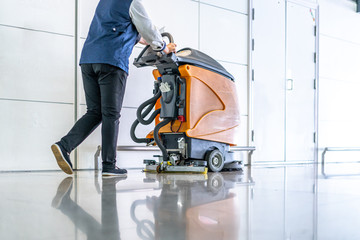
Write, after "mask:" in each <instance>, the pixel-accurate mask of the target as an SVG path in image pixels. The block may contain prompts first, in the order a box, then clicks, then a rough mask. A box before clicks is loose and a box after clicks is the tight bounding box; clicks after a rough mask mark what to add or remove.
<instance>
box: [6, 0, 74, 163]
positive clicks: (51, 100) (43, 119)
mask: <svg viewBox="0 0 360 240" xmlns="http://www.w3.org/2000/svg"><path fill="white" fill-rule="evenodd" d="M74 9H75V5H74V1H71V0H62V1H60V0H56V1H51V2H50V1H49V2H47V1H41V0H33V1H22V0H13V1H0V72H1V74H0V112H1V117H0V170H25V169H26V170H34V169H58V167H57V165H56V163H55V161H54V159H53V156H52V153H51V151H50V145H51V144H52V143H53V142H54V141H56V140H57V139H58V138H60V137H61V135H62V134H63V133H64V132H66V131H67V130H68V129H69V128H70V127H71V125H72V124H73V120H74V114H73V111H74V66H75V65H74V37H73V35H74V24H73V19H74V15H75V13H74Z"/></svg>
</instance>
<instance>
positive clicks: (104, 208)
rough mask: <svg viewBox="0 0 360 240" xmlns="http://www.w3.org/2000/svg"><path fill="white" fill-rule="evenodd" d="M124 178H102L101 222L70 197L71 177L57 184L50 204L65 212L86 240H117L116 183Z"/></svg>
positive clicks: (118, 234)
mask: <svg viewBox="0 0 360 240" xmlns="http://www.w3.org/2000/svg"><path fill="white" fill-rule="evenodd" d="M124 179H126V176H122V177H110V178H102V192H101V223H99V222H98V221H97V220H96V219H95V218H94V217H92V216H91V215H90V214H89V213H87V212H86V211H85V210H84V209H83V208H81V207H80V206H79V205H78V204H77V203H75V202H74V201H73V200H72V199H71V198H70V193H71V190H72V186H73V178H72V177H67V178H65V179H64V180H63V181H62V182H61V183H60V184H59V186H58V189H57V192H56V195H55V197H54V198H53V201H52V203H51V205H52V207H54V208H56V209H59V210H60V211H61V212H62V213H63V214H65V215H66V216H67V217H68V218H69V219H70V220H71V221H72V222H73V223H74V225H75V226H76V227H77V228H78V229H80V230H81V231H82V232H83V233H85V234H86V236H87V239H88V240H92V239H94V240H98V239H109V240H119V239H120V231H119V220H118V212H117V205H116V184H117V183H118V182H119V181H121V180H124Z"/></svg>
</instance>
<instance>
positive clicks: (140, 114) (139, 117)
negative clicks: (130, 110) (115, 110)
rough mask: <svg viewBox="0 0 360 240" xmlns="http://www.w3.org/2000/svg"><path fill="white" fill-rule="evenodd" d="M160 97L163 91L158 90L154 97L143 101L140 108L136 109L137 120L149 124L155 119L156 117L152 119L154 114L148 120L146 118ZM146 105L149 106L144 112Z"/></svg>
mask: <svg viewBox="0 0 360 240" xmlns="http://www.w3.org/2000/svg"><path fill="white" fill-rule="evenodd" d="M160 97H161V92H160V91H158V92H156V94H155V95H154V96H153V97H152V98H150V99H148V100H146V101H145V102H143V103H142V104H141V105H140V106H139V108H138V109H137V111H136V117H137V120H138V121H139V122H140V123H141V124H143V125H149V124H150V123H151V122H152V121H153V120H154V119H152V120H151V117H152V116H153V115H151V117H150V118H149V119H148V120H145V119H144V118H145V117H146V116H147V115H148V114H149V113H150V112H151V110H152V109H153V107H154V106H155V104H156V101H157V100H158V99H159V98H160ZM145 107H147V108H146V110H145V111H144V112H142V111H143V110H144V108H145ZM153 114H154V113H153ZM156 115H157V114H156ZM156 115H155V116H156Z"/></svg>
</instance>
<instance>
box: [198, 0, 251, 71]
mask: <svg viewBox="0 0 360 240" xmlns="http://www.w3.org/2000/svg"><path fill="white" fill-rule="evenodd" d="M247 24H248V17H247V16H246V15H243V14H239V13H234V12H232V11H228V10H224V9H220V8H217V7H213V6H208V5H205V4H201V5H200V50H201V51H203V52H205V53H206V54H208V55H210V56H211V57H212V58H214V59H217V60H222V61H228V62H234V63H241V64H244V65H247V57H248V54H247V49H248V48H247V47H248V45H247V42H248V26H247ZM234 40H235V41H236V44H235V46H234V44H233V41H234Z"/></svg>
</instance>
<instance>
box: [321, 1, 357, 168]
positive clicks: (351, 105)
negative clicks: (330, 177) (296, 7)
mask: <svg viewBox="0 0 360 240" xmlns="http://www.w3.org/2000/svg"><path fill="white" fill-rule="evenodd" d="M319 4H320V53H319V58H320V60H319V64H320V66H319V68H320V69H319V75H320V80H319V84H320V95H319V97H320V99H319V101H320V105H319V147H320V150H322V149H323V148H324V147H359V146H360V138H359V136H360V124H359V123H360V111H359V103H360V94H359V92H360V81H359V79H360V67H359V66H360V31H359V26H360V14H359V13H356V3H355V2H353V1H350V0H319ZM326 157H327V160H329V161H331V160H334V161H347V160H353V159H354V158H355V159H357V160H359V158H360V153H351V154H345V153H343V152H341V153H333V152H331V153H328V154H327V156H326Z"/></svg>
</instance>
